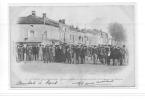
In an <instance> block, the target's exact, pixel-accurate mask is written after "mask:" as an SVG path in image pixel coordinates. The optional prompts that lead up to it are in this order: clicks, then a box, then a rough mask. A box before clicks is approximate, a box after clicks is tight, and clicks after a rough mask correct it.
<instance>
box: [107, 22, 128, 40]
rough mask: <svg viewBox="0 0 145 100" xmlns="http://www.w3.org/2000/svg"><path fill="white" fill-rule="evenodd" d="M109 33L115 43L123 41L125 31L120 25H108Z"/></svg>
mask: <svg viewBox="0 0 145 100" xmlns="http://www.w3.org/2000/svg"><path fill="white" fill-rule="evenodd" d="M109 32H110V33H111V36H112V37H113V39H114V40H115V41H125V40H126V36H125V29H124V27H123V25H122V24H120V23H110V24H109Z"/></svg>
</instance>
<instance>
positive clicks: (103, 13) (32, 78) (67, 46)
mask: <svg viewBox="0 0 145 100" xmlns="http://www.w3.org/2000/svg"><path fill="white" fill-rule="evenodd" d="M9 34H10V83H11V87H12V88H90V87H92V88H95V87H96V88H97V87H102V88H106V87H135V63H134V55H135V54H134V41H135V40H134V34H135V5H133V4H127V5H126V4H124V5H123V4H120V5H119V4H113V5H110V4H108V5H106V4H105V5H103V4H99V5H98V4H92V5H91V4H65V5H63V4H57V5H55V4H53V5H51V4H48V6H46V5H45V6H42V5H40V6H35V5H31V6H30V5H27V4H25V6H22V5H17V6H15V5H11V6H9Z"/></svg>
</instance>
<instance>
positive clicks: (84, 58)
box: [16, 43, 128, 65]
mask: <svg viewBox="0 0 145 100" xmlns="http://www.w3.org/2000/svg"><path fill="white" fill-rule="evenodd" d="M16 59H17V61H18V62H21V61H25V62H31V61H42V62H44V63H51V62H55V63H69V64H86V63H93V64H98V63H101V64H107V65H110V64H112V65H125V64H127V63H128V52H127V49H126V47H125V45H124V46H123V47H117V46H112V45H98V46H95V45H94V46H93V45H92V46H86V45H72V44H66V43H65V44H59V45H53V44H47V45H43V44H37V45H36V44H35V45H34V44H25V45H23V44H18V45H17V57H16ZM111 62H112V63H111Z"/></svg>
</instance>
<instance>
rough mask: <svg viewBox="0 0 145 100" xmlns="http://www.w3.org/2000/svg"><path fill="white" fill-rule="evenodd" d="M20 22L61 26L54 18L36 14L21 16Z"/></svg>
mask: <svg viewBox="0 0 145 100" xmlns="http://www.w3.org/2000/svg"><path fill="white" fill-rule="evenodd" d="M18 24H45V25H52V26H55V27H59V23H58V22H56V21H54V20H50V19H48V18H45V19H44V18H41V17H38V16H34V15H29V16H27V17H20V18H19V21H18Z"/></svg>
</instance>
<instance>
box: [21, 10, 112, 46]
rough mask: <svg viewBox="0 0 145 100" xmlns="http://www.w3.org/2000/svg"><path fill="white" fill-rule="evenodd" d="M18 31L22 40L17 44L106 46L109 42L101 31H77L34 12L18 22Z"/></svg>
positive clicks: (75, 28)
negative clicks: (58, 43) (57, 43)
mask: <svg viewBox="0 0 145 100" xmlns="http://www.w3.org/2000/svg"><path fill="white" fill-rule="evenodd" d="M18 27H19V28H18V29H19V30H18V31H19V33H20V34H21V36H22V38H23V40H21V41H18V42H41V43H49V42H52V41H59V42H64V43H68V44H86V45H99V44H101V45H106V44H108V43H110V42H109V39H110V38H109V36H108V34H107V33H105V32H102V31H101V30H99V31H98V30H87V29H79V28H77V27H74V26H71V25H66V24H65V20H64V19H61V20H59V21H54V20H51V19H49V18H47V17H46V13H43V16H42V17H38V16H37V15H36V12H35V11H32V14H31V15H29V16H26V17H21V18H20V19H19V21H18Z"/></svg>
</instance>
